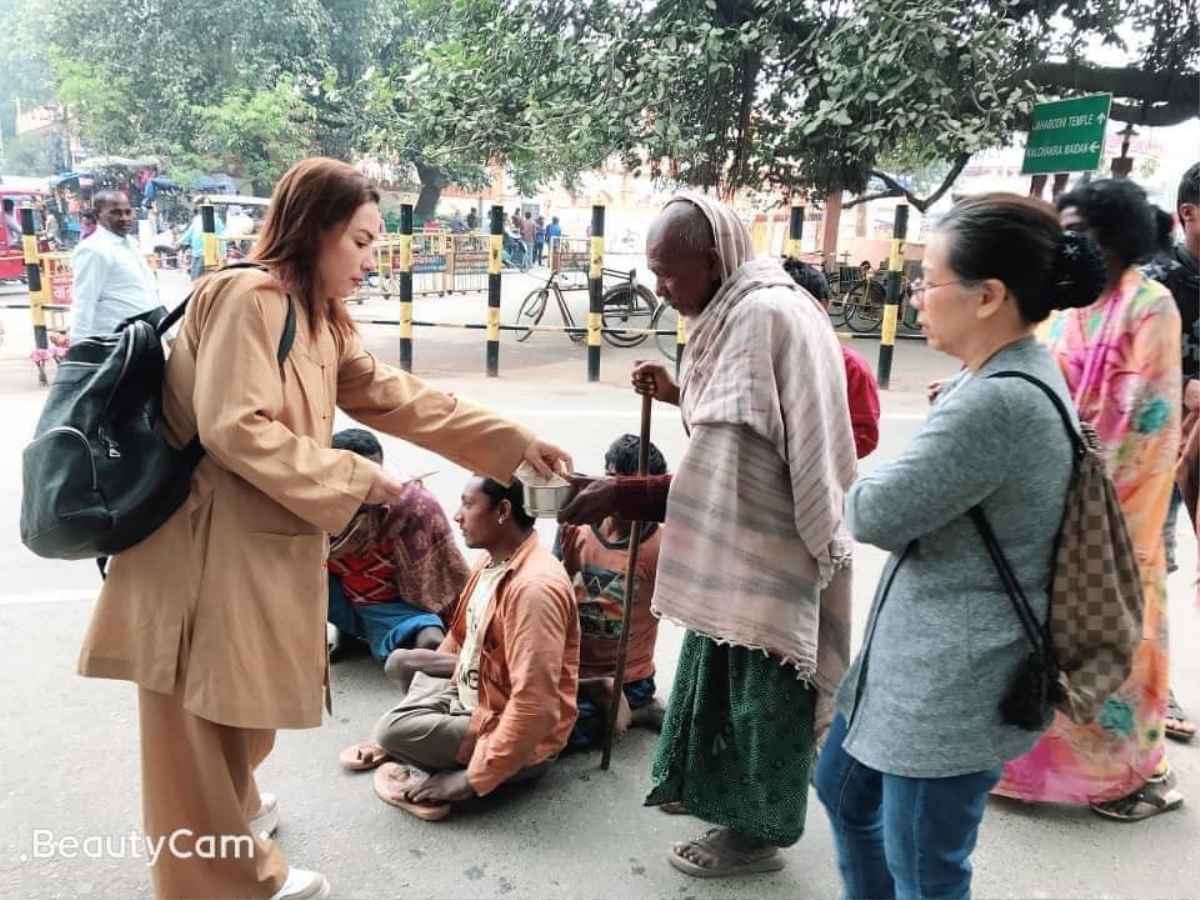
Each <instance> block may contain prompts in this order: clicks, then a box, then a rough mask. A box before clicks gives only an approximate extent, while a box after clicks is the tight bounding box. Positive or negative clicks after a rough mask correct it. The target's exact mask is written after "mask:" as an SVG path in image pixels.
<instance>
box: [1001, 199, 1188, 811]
mask: <svg viewBox="0 0 1200 900" xmlns="http://www.w3.org/2000/svg"><path fill="white" fill-rule="evenodd" d="M1058 208H1059V210H1060V212H1061V218H1062V223H1063V227H1064V228H1068V229H1070V230H1072V231H1079V232H1084V233H1087V234H1090V235H1091V236H1092V237H1093V238H1094V239H1095V240H1096V241H1097V242H1098V243H1099V244H1100V246H1101V247H1102V248H1103V249H1104V253H1105V256H1106V258H1107V263H1108V283H1107V284H1106V286H1105V289H1104V293H1103V294H1102V295H1101V297H1100V299H1099V300H1097V301H1096V303H1094V304H1093V305H1092V306H1089V307H1085V308H1083V309H1070V310H1065V311H1063V312H1060V313H1059V314H1058V316H1057V318H1056V319H1054V320H1053V322H1052V324H1051V326H1050V329H1049V331H1048V332H1047V338H1048V341H1049V344H1050V349H1051V351H1052V352H1053V353H1054V354H1055V356H1056V357H1057V358H1058V362H1059V365H1060V366H1061V368H1062V371H1063V375H1064V376H1065V377H1066V380H1067V385H1068V387H1069V388H1070V391H1071V394H1072V395H1073V396H1074V398H1075V404H1076V407H1077V408H1078V410H1079V417H1080V419H1082V420H1084V421H1086V422H1088V423H1089V424H1091V426H1092V427H1093V428H1094V429H1095V430H1096V433H1097V434H1098V435H1099V438H1100V441H1101V444H1102V445H1103V447H1104V453H1105V458H1106V460H1107V463H1108V470H1109V474H1111V475H1112V478H1113V481H1114V482H1115V483H1116V487H1117V492H1118V494H1119V496H1120V501H1121V508H1122V510H1123V511H1124V513H1125V519H1126V523H1127V525H1128V527H1129V534H1130V537H1131V538H1132V540H1133V543H1134V548H1135V550H1136V552H1137V559H1138V566H1139V569H1140V571H1141V581H1142V589H1143V591H1144V593H1145V609H1144V612H1143V631H1142V634H1143V640H1142V642H1141V643H1140V645H1139V646H1138V649H1137V652H1136V654H1135V657H1134V664H1133V671H1132V673H1131V675H1130V677H1129V679H1128V680H1127V681H1126V682H1125V684H1124V685H1122V687H1121V688H1120V689H1119V690H1118V691H1117V692H1116V693H1115V694H1114V695H1113V696H1112V697H1110V698H1109V699H1108V702H1107V703H1106V704H1105V707H1104V709H1103V711H1102V713H1101V715H1100V717H1099V718H1098V719H1097V720H1096V721H1094V722H1092V723H1090V724H1088V725H1078V724H1076V723H1074V722H1072V721H1070V720H1069V719H1067V718H1065V717H1064V716H1063V715H1062V714H1061V713H1060V714H1058V715H1057V716H1056V718H1055V722H1054V724H1053V726H1052V727H1051V728H1050V730H1049V731H1048V732H1047V733H1046V734H1045V735H1044V736H1043V737H1042V739H1041V741H1039V743H1038V745H1037V746H1036V747H1034V749H1033V750H1031V751H1030V752H1029V753H1028V754H1026V755H1025V756H1023V757H1021V758H1020V759H1018V760H1014V761H1013V762H1011V763H1009V764H1008V765H1007V766H1006V768H1005V772H1004V777H1003V778H1002V779H1001V781H1000V783H999V784H998V785H997V786H996V788H995V793H998V794H1001V795H1003V796H1006V797H1013V798H1016V799H1018V800H1024V801H1028V802H1039V801H1043V802H1054V803H1071V804H1079V805H1082V804H1087V805H1090V806H1091V808H1092V809H1093V810H1094V811H1095V812H1097V813H1099V814H1100V815H1103V816H1106V817H1109V818H1114V819H1121V820H1125V821H1136V820H1139V819H1145V818H1148V817H1150V816H1153V815H1155V814H1157V813H1160V812H1165V811H1167V810H1169V809H1174V808H1175V807H1177V806H1179V805H1180V804H1181V803H1182V802H1183V797H1182V795H1181V794H1180V793H1179V791H1178V790H1176V789H1175V778H1174V774H1173V773H1172V772H1171V770H1170V767H1169V766H1168V765H1167V760H1166V756H1165V753H1164V750H1163V737H1164V722H1165V718H1166V715H1167V693H1168V690H1169V679H1168V662H1169V659H1168V641H1167V584H1166V580H1167V570H1166V558H1165V550H1164V545H1163V539H1162V530H1163V522H1164V520H1165V519H1166V515H1167V503H1168V501H1169V499H1170V496H1171V487H1172V484H1173V479H1174V469H1175V460H1176V459H1177V457H1178V450H1179V404H1178V402H1177V401H1178V398H1179V393H1180V389H1181V388H1180V350H1179V329H1180V324H1179V312H1178V309H1177V308H1176V306H1175V302H1174V300H1173V299H1172V297H1171V294H1170V293H1169V292H1168V290H1167V289H1166V288H1165V287H1163V286H1162V285H1160V284H1158V283H1157V282H1154V281H1150V280H1148V279H1146V278H1145V277H1143V276H1142V275H1141V274H1140V273H1139V272H1138V270H1137V269H1136V268H1135V267H1134V264H1135V263H1136V262H1137V261H1138V260H1139V258H1141V257H1142V256H1143V255H1144V254H1145V253H1146V252H1148V251H1149V250H1150V249H1151V247H1152V244H1153V239H1154V234H1155V230H1154V219H1153V215H1152V212H1151V208H1150V206H1149V204H1148V203H1147V201H1146V196H1145V194H1144V192H1143V191H1142V190H1141V188H1139V187H1137V185H1135V184H1133V183H1132V182H1129V181H1125V180H1117V179H1112V180H1108V179H1106V180H1101V181H1094V182H1092V183H1090V184H1087V185H1083V186H1081V187H1079V188H1077V189H1076V190H1074V191H1072V192H1070V193H1068V194H1064V195H1062V196H1061V197H1059V199H1058Z"/></svg>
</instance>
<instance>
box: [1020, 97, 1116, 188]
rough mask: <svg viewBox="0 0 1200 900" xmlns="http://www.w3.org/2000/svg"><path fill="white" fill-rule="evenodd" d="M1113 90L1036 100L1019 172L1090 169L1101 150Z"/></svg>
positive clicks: (1092, 168) (1102, 150) (1035, 173)
mask: <svg viewBox="0 0 1200 900" xmlns="http://www.w3.org/2000/svg"><path fill="white" fill-rule="evenodd" d="M1111 105H1112V94H1093V95H1092V96H1090V97H1073V98H1072V99H1070V100H1055V101H1054V102H1052V103H1039V104H1037V105H1036V106H1034V108H1033V124H1032V125H1031V126H1030V128H1029V141H1028V142H1027V143H1026V145H1025V163H1024V164H1023V165H1022V166H1021V174H1022V175H1052V174H1054V173H1056V172H1091V171H1094V170H1095V169H1098V168H1099V167H1100V158H1101V156H1103V154H1104V127H1105V126H1106V125H1107V124H1108V108H1109V107H1110V106H1111Z"/></svg>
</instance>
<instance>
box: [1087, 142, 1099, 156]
mask: <svg viewBox="0 0 1200 900" xmlns="http://www.w3.org/2000/svg"><path fill="white" fill-rule="evenodd" d="M1088 149H1089V150H1091V151H1092V152H1093V153H1095V152H1096V151H1097V150H1099V149H1100V142H1099V141H1092V146H1090V147H1088Z"/></svg>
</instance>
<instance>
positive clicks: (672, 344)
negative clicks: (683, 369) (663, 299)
mask: <svg viewBox="0 0 1200 900" xmlns="http://www.w3.org/2000/svg"><path fill="white" fill-rule="evenodd" d="M650 327H651V328H653V329H655V330H656V331H669V332H670V334H656V335H655V336H654V343H656V344H657V345H658V352H659V353H661V354H662V355H663V356H665V357H666V358H667V359H669V360H670V361H671V362H676V361H677V360H678V357H679V343H678V338H676V332H677V329H678V328H679V313H677V312H675V307H673V306H671V305H670V304H669V303H662V304H660V305H659V307H658V309H657V310H656V311H655V313H654V318H653V319H651V320H650Z"/></svg>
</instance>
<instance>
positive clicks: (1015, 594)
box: [970, 506, 1054, 658]
mask: <svg viewBox="0 0 1200 900" xmlns="http://www.w3.org/2000/svg"><path fill="white" fill-rule="evenodd" d="M970 514H971V521H973V522H974V523H975V528H976V530H977V531H978V532H979V536H980V537H981V538H982V539H983V545H984V546H985V547H987V551H988V555H989V556H991V558H992V565H994V566H995V567H996V573H997V574H998V575H999V576H1000V580H1001V581H1002V582H1003V583H1004V588H1005V592H1006V593H1007V594H1008V599H1009V600H1010V601H1011V603H1012V607H1013V612H1015V613H1016V614H1017V618H1018V619H1019V620H1020V622H1021V628H1022V629H1023V630H1024V631H1025V637H1026V638H1027V639H1028V641H1029V643H1030V645H1032V647H1033V649H1034V650H1035V651H1037V652H1038V653H1040V654H1042V655H1043V656H1048V657H1050V658H1054V647H1053V646H1052V645H1051V643H1050V636H1049V634H1048V633H1047V631H1046V627H1045V626H1043V625H1042V624H1041V623H1039V622H1038V620H1037V614H1036V613H1034V611H1033V607H1032V606H1030V605H1029V601H1028V600H1027V599H1026V597H1025V591H1024V590H1022V589H1021V582H1020V581H1018V580H1017V576H1016V575H1015V574H1014V573H1013V570H1012V566H1010V565H1009V564H1008V559H1007V558H1006V557H1005V556H1004V550H1003V549H1002V548H1001V547H1000V542H999V541H998V540H997V539H996V533H995V532H994V531H992V524H991V523H990V522H989V521H988V518H987V516H986V515H984V513H983V507H982V506H973V507H971V510H970Z"/></svg>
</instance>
